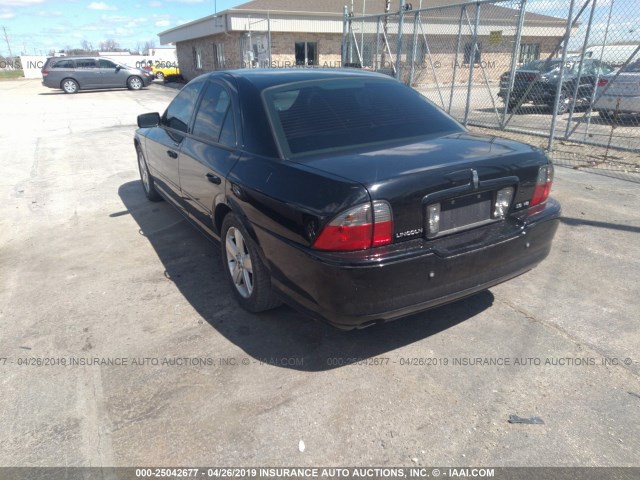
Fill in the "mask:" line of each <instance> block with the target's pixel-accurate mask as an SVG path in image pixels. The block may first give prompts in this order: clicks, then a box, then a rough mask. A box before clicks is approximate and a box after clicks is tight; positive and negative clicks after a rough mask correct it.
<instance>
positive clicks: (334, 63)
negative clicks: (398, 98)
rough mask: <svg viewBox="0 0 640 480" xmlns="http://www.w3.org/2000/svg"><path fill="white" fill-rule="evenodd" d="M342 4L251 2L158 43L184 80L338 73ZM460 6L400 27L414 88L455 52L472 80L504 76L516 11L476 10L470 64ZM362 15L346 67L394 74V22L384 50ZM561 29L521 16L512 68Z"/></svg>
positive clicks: (370, 4) (370, 9)
mask: <svg viewBox="0 0 640 480" xmlns="http://www.w3.org/2000/svg"><path fill="white" fill-rule="evenodd" d="M365 2H366V3H365V6H366V13H367V14H379V13H382V12H383V11H384V8H385V0H365ZM345 3H346V4H348V5H350V4H351V2H350V0H296V1H295V2H292V1H291V0H253V1H250V2H247V3H245V4H242V5H239V6H237V7H234V8H231V9H229V10H225V11H222V12H220V13H218V14H215V15H210V16H208V17H204V18H201V19H199V20H195V21H193V22H190V23H186V24H184V25H180V26H178V27H175V28H172V29H170V30H166V31H164V32H162V33H160V34H159V37H160V43H161V44H163V45H167V44H174V45H175V46H176V49H177V57H178V63H179V65H180V69H181V72H182V74H183V75H184V77H185V78H186V79H188V80H190V79H192V78H194V77H196V76H198V75H200V74H202V73H205V72H207V71H213V70H226V69H236V68H267V67H272V68H286V67H295V66H315V67H339V66H340V65H341V55H342V49H343V28H344V23H343V19H344V5H345ZM413 3H414V4H415V3H417V2H416V1H414V2H413ZM459 3H460V2H459V1H458V0H430V1H429V2H428V5H429V7H433V6H438V7H442V8H438V9H436V10H430V11H428V12H425V13H423V14H421V17H420V23H421V25H420V28H419V29H418V28H417V27H416V25H415V24H414V22H413V18H414V17H413V15H410V17H407V18H411V21H409V22H407V23H406V24H405V27H404V28H403V32H404V35H405V37H406V38H412V37H413V35H412V34H413V32H414V29H416V30H415V32H416V41H415V42H413V41H412V40H409V41H405V42H404V49H403V53H402V61H403V62H404V61H406V59H407V58H409V55H410V54H411V55H414V56H413V58H415V59H416V61H415V64H417V65H418V66H421V65H422V66H423V68H421V69H420V68H418V70H419V71H418V72H417V74H416V75H415V76H414V79H415V82H414V83H429V76H430V74H429V71H430V70H431V71H432V70H433V65H434V64H435V65H436V66H437V67H438V68H439V69H440V70H439V73H440V75H441V76H442V77H443V78H446V76H447V71H448V70H453V67H454V65H456V62H455V58H456V56H455V54H456V51H458V52H459V53H458V62H457V65H458V66H460V67H464V66H468V65H469V62H470V61H472V60H473V61H474V63H475V64H482V65H483V66H485V67H487V66H488V67H490V68H485V69H477V72H476V75H478V76H480V75H488V77H489V78H490V79H491V80H495V79H497V78H498V77H499V75H500V74H501V73H502V72H504V71H505V70H508V68H509V66H510V60H511V56H512V53H513V44H514V38H515V32H516V26H517V19H518V11H517V10H514V9H510V8H505V7H502V6H500V4H482V6H481V10H480V12H481V13H480V22H479V28H478V47H479V51H478V52H477V54H476V56H475V58H472V52H471V48H470V46H471V45H472V43H471V40H472V35H471V32H472V27H471V24H472V22H473V21H474V16H475V8H476V6H475V4H470V6H469V7H467V9H466V12H465V16H464V18H463V17H462V16H461V15H460V12H461V9H460V7H453V6H451V5H453V4H459ZM414 6H415V5H414ZM362 7H363V0H354V7H353V12H354V13H355V14H356V17H355V19H356V20H354V22H353V24H352V32H350V33H349V35H348V38H349V39H350V42H349V43H348V49H349V52H348V55H347V54H345V55H346V56H348V60H347V61H348V62H349V63H356V64H360V65H362V66H363V67H364V68H375V69H378V70H380V69H381V70H384V69H385V68H386V67H387V66H391V67H393V65H392V64H393V61H394V60H395V59H396V58H397V57H396V56H395V55H396V53H397V51H396V47H395V43H394V42H395V41H396V39H397V35H398V32H399V27H398V23H397V17H393V18H392V19H390V21H389V22H388V24H387V25H385V26H384V29H385V30H386V35H385V36H386V38H387V41H388V45H389V47H388V48H386V47H385V45H384V44H382V45H381V42H382V41H381V40H380V39H381V38H382V36H381V32H380V28H381V27H380V24H381V23H382V22H378V20H377V19H368V20H363V21H358V20H357V16H358V15H360V14H361V13H362ZM349 8H350V7H349ZM398 8H399V0H392V1H391V10H390V11H391V12H394V11H397V10H398ZM461 25H462V28H461ZM565 28H566V20H565V19H562V18H556V17H550V16H546V15H540V14H536V13H527V14H526V16H525V20H524V26H523V30H522V39H521V45H520V49H519V52H518V61H519V63H524V62H526V61H530V60H533V59H537V58H540V57H544V56H545V54H546V55H548V54H549V53H550V52H551V51H553V48H554V47H555V45H556V44H557V43H558V41H559V40H560V38H561V37H562V36H563V35H564V33H565ZM460 31H462V34H461V35H460V34H459V32H460ZM459 43H460V44H459ZM387 51H388V52H389V53H387ZM387 64H389V65H387ZM487 72H488V73H487Z"/></svg>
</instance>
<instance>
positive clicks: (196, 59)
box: [193, 47, 202, 70]
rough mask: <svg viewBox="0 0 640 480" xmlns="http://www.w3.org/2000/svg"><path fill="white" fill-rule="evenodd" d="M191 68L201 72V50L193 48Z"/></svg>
mask: <svg viewBox="0 0 640 480" xmlns="http://www.w3.org/2000/svg"><path fill="white" fill-rule="evenodd" d="M193 68H195V69H196V70H202V49H200V48H197V47H193Z"/></svg>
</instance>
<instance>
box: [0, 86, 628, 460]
mask: <svg viewBox="0 0 640 480" xmlns="http://www.w3.org/2000/svg"><path fill="white" fill-rule="evenodd" d="M175 94H176V91H175V90H172V89H168V88H165V87H163V86H161V85H155V84H154V85H152V86H151V87H150V88H148V89H144V90H142V91H138V92H132V91H127V90H110V91H103V92H83V93H79V94H77V95H64V94H62V93H61V92H57V91H53V90H49V89H47V88H44V87H42V86H41V85H40V83H39V82H38V81H33V80H20V81H5V82H1V83H0V105H1V106H2V116H1V118H0V123H1V124H2V127H3V128H0V142H1V145H2V150H3V154H2V155H1V156H0V172H1V176H0V194H1V196H2V199H3V201H2V202H1V203H0V269H1V270H0V331H1V332H2V333H1V334H0V431H1V432H3V433H2V440H1V441H0V466H138V465H146V466H189V465H200V466H202V465H218V466H222V465H224V466H249V465H251V466H260V465H262V466H292V465H295V466H307V465H324V466H365V465H377V466H421V465H423V466H430V465H440V466H444V465H450V466H483V465H485V466H495V467H498V466H638V465H640V457H639V456H638V452H639V451H640V379H639V375H640V353H639V351H638V345H640V323H639V322H638V312H640V295H639V294H638V293H639V291H638V277H639V273H640V241H638V239H639V233H640V213H638V212H640V190H639V189H638V185H637V183H633V182H627V181H624V180H619V179H614V178H609V177H605V176H601V175H596V174H592V173H587V172H581V171H577V170H572V169H566V168H562V167H558V168H557V169H556V180H555V183H554V185H553V190H552V195H553V196H554V197H555V198H557V199H558V200H560V202H561V203H562V205H563V218H562V222H561V225H560V228H559V230H558V233H557V236H556V239H555V243H554V246H553V249H552V252H551V254H550V256H549V257H548V259H547V260H546V261H545V262H544V263H542V264H541V265H540V266H539V267H537V268H536V269H534V270H533V271H531V272H528V273H526V274H524V275H522V276H520V277H518V278H516V279H514V280H512V281H510V282H508V283H505V284H503V285H500V286H497V287H495V288H492V289H491V290H490V291H487V292H483V293H480V294H478V295H476V296H474V297H471V298H468V299H466V300H463V301H460V302H457V303H454V304H451V305H447V306H444V307H441V308H438V309H435V310H432V311H429V312H426V313H423V314H420V315H416V316H413V317H410V318H406V319H403V320H399V321H396V322H393V323H389V324H386V325H381V326H376V327H372V328H369V329H365V330H362V331H355V332H346V333H345V332H340V331H338V330H335V329H333V328H332V327H329V326H326V325H323V324H320V323H317V322H314V321H313V320H310V319H308V318H307V317H305V316H303V315H301V314H299V313H297V312H296V311H294V310H292V309H290V308H288V307H281V308H279V309H276V310H274V311H271V312H268V313H265V314H261V315H252V314H249V313H247V312H245V311H243V310H242V309H240V307H239V306H238V305H237V303H236V302H235V301H234V299H233V297H232V295H231V291H230V290H229V288H228V287H227V285H226V284H225V283H224V277H223V275H222V269H221V265H220V264H221V262H220V255H219V253H218V252H219V247H218V246H217V245H216V244H213V243H211V242H209V241H208V240H206V239H205V238H203V237H202V236H201V235H200V234H199V233H198V232H196V231H195V230H194V229H193V228H192V227H191V226H190V225H188V224H187V222H186V221H185V220H183V218H182V217H181V216H180V215H179V214H178V213H176V211H174V210H173V209H172V207H171V206H170V205H168V204H167V203H149V202H148V201H146V199H145V197H144V194H143V191H142V187H141V184H140V180H139V177H138V171H137V165H136V156H135V151H134V148H133V132H134V130H135V121H136V116H137V115H138V114H140V113H145V112H149V111H160V112H161V111H162V110H164V108H165V107H166V105H167V104H168V102H169V101H170V100H171V99H172V98H173V96H174V95H175ZM511 415H516V416H519V417H521V418H525V419H530V418H532V417H539V418H540V419H542V421H543V422H544V423H542V424H540V423H534V424H526V423H525V424H520V423H509V418H510V416H511Z"/></svg>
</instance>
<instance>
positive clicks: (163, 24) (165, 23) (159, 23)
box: [156, 20, 171, 27]
mask: <svg viewBox="0 0 640 480" xmlns="http://www.w3.org/2000/svg"><path fill="white" fill-rule="evenodd" d="M169 25H171V22H170V21H169V20H158V21H157V22H156V27H168V26H169Z"/></svg>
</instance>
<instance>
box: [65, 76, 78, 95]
mask: <svg viewBox="0 0 640 480" xmlns="http://www.w3.org/2000/svg"><path fill="white" fill-rule="evenodd" d="M60 88H62V90H64V93H69V94H72V93H78V90H80V85H78V82H76V81H75V80H74V79H73V78H65V79H64V80H62V82H61V83H60Z"/></svg>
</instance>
